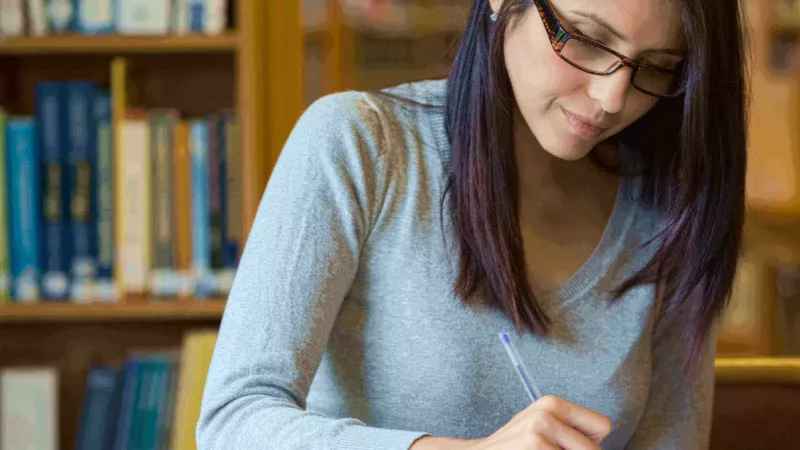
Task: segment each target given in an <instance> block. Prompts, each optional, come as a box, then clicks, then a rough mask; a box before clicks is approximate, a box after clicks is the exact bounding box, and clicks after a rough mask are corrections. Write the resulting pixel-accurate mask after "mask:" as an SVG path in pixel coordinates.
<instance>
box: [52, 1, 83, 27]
mask: <svg viewBox="0 0 800 450" xmlns="http://www.w3.org/2000/svg"><path fill="white" fill-rule="evenodd" d="M46 1H47V4H46V14H47V27H48V28H49V29H50V31H51V32H53V33H54V34H65V33H67V32H70V31H74V29H75V1H76V0H46Z"/></svg>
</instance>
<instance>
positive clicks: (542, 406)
mask: <svg viewBox="0 0 800 450" xmlns="http://www.w3.org/2000/svg"><path fill="white" fill-rule="evenodd" d="M534 405H535V406H536V407H537V408H536V409H538V410H544V411H549V412H551V413H552V414H553V415H554V416H555V417H556V418H557V419H558V420H560V421H561V422H563V423H564V424H566V425H568V426H569V427H570V428H575V429H577V430H578V431H580V432H582V433H583V435H584V436H585V437H587V438H588V439H590V440H591V441H592V442H594V443H597V444H599V443H600V442H601V441H602V440H603V439H605V438H606V436H608V435H609V433H611V419H609V418H608V417H606V416H604V415H603V414H600V413H599V412H597V411H592V410H590V409H587V408H584V407H582V406H579V405H576V404H574V403H571V402H568V401H566V400H564V399H562V398H558V397H555V396H552V395H547V396H544V397H542V398H540V399H539V400H538V401H537V402H536V403H534ZM567 448H571V447H567Z"/></svg>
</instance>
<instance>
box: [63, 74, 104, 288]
mask: <svg viewBox="0 0 800 450" xmlns="http://www.w3.org/2000/svg"><path fill="white" fill-rule="evenodd" d="M94 95H95V87H94V85H93V84H92V83H89V82H82V81H70V82H67V83H66V85H65V96H66V102H65V105H66V111H65V114H66V117H67V129H68V136H69V138H68V147H67V177H66V178H67V191H68V196H69V213H70V216H69V217H70V222H71V224H70V225H71V229H72V233H71V237H72V239H71V240H70V244H71V251H70V252H69V253H70V256H71V258H72V260H71V262H70V276H71V278H72V280H71V288H70V295H71V297H72V298H73V299H74V300H75V301H79V302H84V301H89V300H91V299H92V298H93V297H94V283H95V279H96V276H97V245H96V244H97V217H96V215H95V209H96V208H95V207H94V205H93V204H92V193H93V192H94V191H95V190H96V187H95V184H96V180H95V179H94V178H95V172H96V171H95V161H96V159H97V136H96V128H95V126H94V124H95V121H94V113H93V111H94Z"/></svg>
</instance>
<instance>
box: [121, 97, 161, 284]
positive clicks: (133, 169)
mask: <svg viewBox="0 0 800 450" xmlns="http://www.w3.org/2000/svg"><path fill="white" fill-rule="evenodd" d="M119 133H120V140H119V142H121V144H122V145H121V146H120V148H118V150H117V158H116V160H117V162H118V163H117V170H118V172H117V175H118V180H117V186H118V188H119V189H118V191H117V202H118V203H119V211H120V214H119V215H118V216H117V218H118V220H117V226H118V230H119V231H118V233H119V234H118V240H117V253H116V255H117V260H116V261H115V265H117V266H118V267H120V269H121V272H120V274H121V278H120V279H119V280H118V282H119V284H120V290H121V292H120V293H121V294H134V295H142V294H145V293H147V292H148V285H149V281H150V278H149V277H150V270H151V264H152V259H151V251H150V249H151V242H150V241H151V237H150V235H151V223H150V220H151V219H150V212H151V211H152V206H151V204H152V195H151V193H150V189H151V183H152V182H151V178H152V173H151V165H150V164H151V163H150V160H151V156H150V126H149V124H148V122H147V112H146V111H145V110H141V109H133V108H132V109H129V110H128V114H127V116H126V118H125V120H123V122H122V124H121V127H120V130H119Z"/></svg>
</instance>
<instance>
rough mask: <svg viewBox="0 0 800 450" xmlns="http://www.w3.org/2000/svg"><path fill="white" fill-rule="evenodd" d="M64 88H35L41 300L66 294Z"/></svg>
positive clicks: (56, 85)
mask: <svg viewBox="0 0 800 450" xmlns="http://www.w3.org/2000/svg"><path fill="white" fill-rule="evenodd" d="M63 102H64V85H63V84H62V83H60V82H54V81H47V82H43V83H40V84H38V85H37V86H36V135H37V143H38V146H39V151H40V155H41V165H40V177H41V178H40V179H41V180H42V207H41V211H42V246H41V252H42V253H41V262H42V285H41V290H42V298H43V299H45V300H65V299H66V298H67V295H68V294H69V262H70V261H69V249H68V245H67V243H68V242H69V239H70V236H69V234H68V231H69V228H68V227H69V223H68V218H69V216H68V211H67V201H66V200H67V198H66V183H65V161H64V157H65V155H66V151H67V150H66V146H67V142H66V139H67V138H66V134H65V133H64V131H63V130H64V129H65V128H66V124H65V121H66V120H67V119H66V113H67V111H66V110H65V109H64V107H63Z"/></svg>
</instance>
